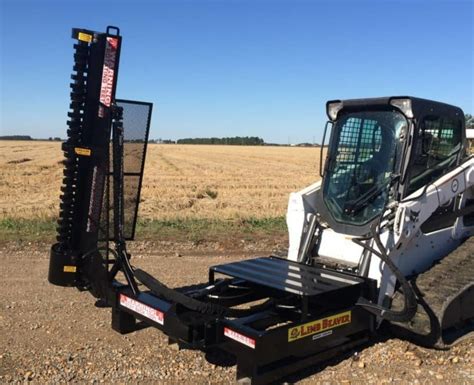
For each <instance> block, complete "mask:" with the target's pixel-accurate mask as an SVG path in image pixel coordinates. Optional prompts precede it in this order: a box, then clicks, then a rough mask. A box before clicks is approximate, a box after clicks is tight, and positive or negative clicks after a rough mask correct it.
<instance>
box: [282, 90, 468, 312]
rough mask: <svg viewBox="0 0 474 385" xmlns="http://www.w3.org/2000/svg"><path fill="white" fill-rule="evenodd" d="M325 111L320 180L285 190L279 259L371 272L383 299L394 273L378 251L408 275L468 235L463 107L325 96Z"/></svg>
mask: <svg viewBox="0 0 474 385" xmlns="http://www.w3.org/2000/svg"><path fill="white" fill-rule="evenodd" d="M326 110H327V115H328V117H329V121H328V123H327V125H326V129H325V135H324V136H326V131H327V130H329V129H330V130H331V136H330V140H329V144H328V148H327V154H326V161H325V163H324V168H323V169H322V170H321V174H322V176H323V178H322V180H321V181H319V182H317V183H314V184H313V185H311V186H309V187H307V188H306V189H304V190H302V191H300V192H297V193H292V194H291V195H290V199H289V205H288V213H287V224H288V229H289V238H290V245H289V253H288V258H289V259H290V260H292V261H296V262H300V263H310V264H312V263H321V264H323V265H325V266H332V267H336V268H338V269H342V270H348V271H353V272H355V273H357V274H358V275H362V276H367V277H370V278H373V279H375V280H376V281H377V282H378V285H379V288H380V291H379V301H378V302H379V304H386V303H387V302H390V299H391V298H392V297H393V295H394V291H395V288H396V283H397V277H396V276H395V274H394V273H393V271H391V269H390V268H389V267H388V266H387V264H386V263H385V262H384V261H382V260H381V259H379V258H376V257H375V258H374V254H375V253H376V252H377V251H379V252H380V251H381V249H385V251H386V252H387V255H388V256H389V257H390V259H391V260H392V261H393V262H394V264H395V265H396V266H397V267H398V269H399V270H400V272H401V274H402V275H403V276H413V275H415V274H418V273H421V272H423V271H425V270H426V269H428V268H429V267H430V266H431V265H432V264H433V263H434V262H435V261H437V260H439V259H440V258H442V257H443V256H445V255H446V254H448V253H449V252H450V251H452V250H454V249H456V247H458V246H459V244H460V243H461V242H462V241H463V240H464V239H465V238H467V237H469V236H470V235H472V234H473V230H474V228H473V225H474V221H473V215H472V206H473V203H474V201H473V198H474V194H473V189H472V184H473V183H474V170H473V167H472V163H473V161H472V157H471V158H470V160H469V159H468V158H467V154H466V150H467V149H466V135H465V128H464V114H463V111H462V110H461V109H460V108H458V107H454V106H450V105H447V104H443V103H438V102H434V101H430V100H424V99H419V98H413V97H387V98H375V99H354V100H344V101H340V100H337V101H329V102H328V103H327V105H326ZM323 141H324V139H323ZM323 152H324V151H321V163H322V156H323V155H322V154H323ZM323 170H324V171H323ZM322 171H323V172H322ZM469 186H471V187H470V188H469ZM463 214H464V215H463ZM378 241H379V242H378ZM364 245H365V246H364ZM371 248H372V249H373V250H372V251H373V252H371V250H370V249H371ZM382 251H383V250H382ZM398 278H400V277H398ZM398 280H399V279H398Z"/></svg>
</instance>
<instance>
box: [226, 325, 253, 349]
mask: <svg viewBox="0 0 474 385" xmlns="http://www.w3.org/2000/svg"><path fill="white" fill-rule="evenodd" d="M224 335H225V336H227V337H229V338H231V339H233V340H234V341H237V342H240V343H241V344H244V345H246V346H248V347H249V348H252V349H255V340H254V339H253V338H250V337H247V336H244V335H243V334H240V333H237V332H236V331H234V330H232V329H229V328H224Z"/></svg>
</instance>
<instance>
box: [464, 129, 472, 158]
mask: <svg viewBox="0 0 474 385" xmlns="http://www.w3.org/2000/svg"><path fill="white" fill-rule="evenodd" d="M466 138H467V142H468V143H469V150H470V151H471V154H474V128H468V129H467V130H466Z"/></svg>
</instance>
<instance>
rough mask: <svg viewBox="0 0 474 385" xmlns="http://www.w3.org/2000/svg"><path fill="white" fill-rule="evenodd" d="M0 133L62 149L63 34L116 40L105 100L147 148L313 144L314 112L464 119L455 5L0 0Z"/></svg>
mask: <svg viewBox="0 0 474 385" xmlns="http://www.w3.org/2000/svg"><path fill="white" fill-rule="evenodd" d="M0 4H1V8H0V17H1V20H0V24H1V38H0V55H1V77H0V89H1V103H0V117H1V120H0V134H1V135H12V134H18V135H31V136H33V137H35V138H47V137H54V136H58V137H62V138H65V137H66V129H67V126H66V120H67V111H68V105H69V82H70V78H69V77H70V74H71V73H72V63H73V57H72V55H73V44H74V41H73V40H72V39H71V38H70V35H71V32H70V31H71V28H72V27H80V28H87V29H92V30H96V31H105V28H106V26H107V25H115V26H118V27H120V30H121V34H122V36H123V43H122V54H121V61H120V71H119V78H118V88H117V97H118V98H124V99H133V100H141V101H149V102H152V103H153V104H154V110H153V119H152V126H151V133H150V137H151V138H153V139H156V138H163V139H179V138H185V137H210V136H216V137H225V136H260V137H262V138H264V139H265V141H266V142H275V143H300V142H313V141H316V142H320V141H321V136H322V131H323V128H324V124H325V121H326V115H325V103H326V101H327V100H331V99H348V98H361V97H376V96H389V95H413V96H418V97H423V98H427V99H433V100H438V101H442V102H446V103H450V104H454V105H457V106H459V107H461V108H462V109H463V110H464V112H465V113H471V114H473V113H474V96H473V78H474V69H473V68H474V60H473V55H474V47H473V36H474V30H473V18H474V15H473V12H474V10H473V8H474V7H473V4H474V1H469V0H464V1H460V0H458V1H456V0H451V1H449V0H425V1H419V0H412V1H410V0H398V1H388V0H361V1H355V0H353V1H347V0H346V1H343V0H332V1H316V0H315V1H298V0H293V1H290V0H288V1H276V0H274V1H272V0H248V1H244V0H242V1H238V0H227V1H224V0H220V1H219V0H214V1H204V0H194V1H192V0H188V1H180V0H173V1H160V0H149V1H145V0H142V1H140V0H135V1H131V0H130V1H121V0H113V1H109V0H102V1H101V0H80V1H70V0H44V1H41V0H0Z"/></svg>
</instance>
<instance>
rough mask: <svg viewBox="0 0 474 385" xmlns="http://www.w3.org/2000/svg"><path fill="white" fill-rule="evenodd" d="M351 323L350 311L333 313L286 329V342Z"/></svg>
mask: <svg viewBox="0 0 474 385" xmlns="http://www.w3.org/2000/svg"><path fill="white" fill-rule="evenodd" d="M350 323H351V311H346V312H344V313H339V314H334V315H332V316H330V317H326V318H322V319H319V320H316V321H311V322H308V323H306V324H303V325H299V326H295V327H294V328H291V329H288V342H292V341H296V340H299V339H300V338H304V337H308V336H312V335H313V334H317V333H321V332H324V331H325V330H330V329H334V328H337V327H339V326H342V325H346V324H350Z"/></svg>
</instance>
